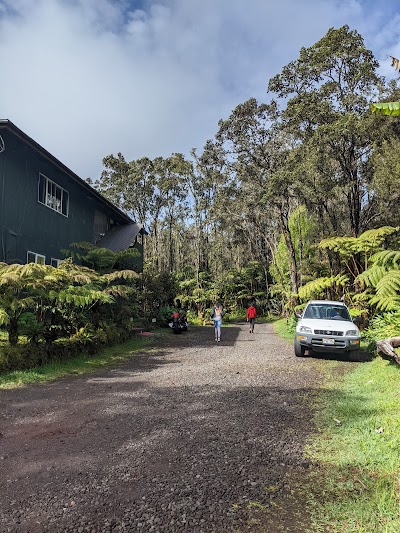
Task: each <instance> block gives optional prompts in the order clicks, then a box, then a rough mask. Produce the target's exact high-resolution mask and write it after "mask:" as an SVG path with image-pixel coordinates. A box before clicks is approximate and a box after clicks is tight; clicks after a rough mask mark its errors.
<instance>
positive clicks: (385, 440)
mask: <svg viewBox="0 0 400 533" xmlns="http://www.w3.org/2000/svg"><path fill="white" fill-rule="evenodd" d="M274 329H275V331H276V333H277V334H279V335H280V336H282V337H283V338H285V339H287V340H288V341H290V342H293V340H294V334H293V333H292V332H290V331H289V330H288V326H287V322H286V320H285V319H279V320H277V321H275V322H274ZM361 349H362V350H365V349H366V342H365V341H362V343H361ZM311 364H313V365H314V366H315V367H317V368H318V371H320V372H322V373H323V375H324V376H325V384H324V387H323V389H322V390H321V391H320V393H319V394H318V397H317V400H316V405H315V406H314V407H315V409H316V418H315V423H316V426H317V430H318V431H317V434H316V435H314V436H313V437H312V440H311V441H310V443H309V445H308V447H307V452H306V453H307V455H308V457H309V458H310V459H311V461H312V463H313V464H314V467H313V468H310V472H309V476H308V479H305V480H304V482H303V483H302V484H301V487H299V490H301V491H303V492H304V493H305V494H306V496H308V497H309V499H310V511H311V515H312V521H313V523H312V524H310V531H313V532H319V531H320V532H325V531H329V532H330V533H345V532H346V533H350V532H354V533H356V532H357V533H398V532H399V531H400V453H399V451H400V417H399V410H400V369H399V368H398V367H397V366H396V365H393V364H390V363H389V362H387V361H385V360H383V359H381V358H379V357H378V358H376V359H374V360H373V361H371V362H368V363H363V364H359V365H357V366H356V367H355V368H354V367H352V370H351V371H349V372H346V373H345V374H344V375H343V374H342V373H341V372H340V373H338V372H337V371H336V369H337V368H338V365H339V364H340V363H338V362H337V361H335V360H331V361H328V360H324V359H318V360H313V361H312V363H311Z"/></svg>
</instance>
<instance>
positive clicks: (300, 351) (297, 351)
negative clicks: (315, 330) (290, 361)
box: [294, 340, 306, 357]
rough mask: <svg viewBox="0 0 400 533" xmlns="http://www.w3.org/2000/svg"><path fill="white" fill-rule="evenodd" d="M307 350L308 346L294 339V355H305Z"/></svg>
mask: <svg viewBox="0 0 400 533" xmlns="http://www.w3.org/2000/svg"><path fill="white" fill-rule="evenodd" d="M305 351H306V347H305V346H302V345H301V344H300V343H299V341H297V340H295V341H294V355H295V356H296V357H304V355H305Z"/></svg>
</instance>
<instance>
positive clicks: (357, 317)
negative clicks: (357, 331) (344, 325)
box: [352, 316, 361, 326]
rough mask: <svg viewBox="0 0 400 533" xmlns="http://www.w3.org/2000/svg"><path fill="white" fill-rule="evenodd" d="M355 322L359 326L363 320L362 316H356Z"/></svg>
mask: <svg viewBox="0 0 400 533" xmlns="http://www.w3.org/2000/svg"><path fill="white" fill-rule="evenodd" d="M352 322H353V324H355V325H356V326H359V325H360V323H361V320H360V317H359V316H355V317H354V318H353V320H352Z"/></svg>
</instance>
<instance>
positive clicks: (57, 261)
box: [50, 257, 62, 268]
mask: <svg viewBox="0 0 400 533" xmlns="http://www.w3.org/2000/svg"><path fill="white" fill-rule="evenodd" d="M61 261H62V259H56V258H55V257H52V258H51V259H50V265H51V266H53V267H54V268H58V267H59V266H60V263H61ZM53 262H54V263H56V266H55V265H53Z"/></svg>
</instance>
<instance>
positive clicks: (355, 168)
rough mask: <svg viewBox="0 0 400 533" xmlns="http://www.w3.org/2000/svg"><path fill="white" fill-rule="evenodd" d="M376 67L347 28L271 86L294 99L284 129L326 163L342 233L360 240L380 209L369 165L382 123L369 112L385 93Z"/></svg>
mask: <svg viewBox="0 0 400 533" xmlns="http://www.w3.org/2000/svg"><path fill="white" fill-rule="evenodd" d="M377 67H378V62H377V61H376V59H375V58H374V56H373V54H372V52H371V51H369V50H368V49H367V48H366V47H365V45H364V41H363V39H362V37H361V35H359V34H358V33H357V32H356V31H354V30H350V29H349V27H348V26H343V27H342V28H339V29H334V28H331V29H330V30H329V31H328V32H327V34H326V35H325V36H324V37H323V38H322V39H321V40H320V41H318V42H317V43H316V44H315V45H313V46H311V47H310V48H302V49H301V51H300V57H299V59H297V60H296V61H293V62H291V63H289V64H288V65H286V66H285V67H284V68H283V70H282V72H281V74H278V75H277V76H275V77H274V78H272V79H271V80H270V82H269V85H268V88H269V90H270V91H272V92H275V93H276V94H277V95H278V96H279V97H280V98H290V99H289V100H288V102H287V107H286V109H285V111H284V113H283V120H284V123H285V125H286V127H287V128H288V130H289V131H290V132H291V133H292V134H293V135H295V136H296V138H297V139H299V140H300V141H301V142H303V143H307V144H308V145H309V146H310V147H311V150H313V151H314V152H315V154H316V155H317V157H318V158H319V159H320V160H321V161H322V162H324V167H325V170H324V171H323V174H324V176H325V178H328V183H329V182H330V189H331V190H332V194H333V195H337V197H338V199H339V200H341V202H342V204H343V202H345V204H344V205H345V207H346V210H345V218H344V221H341V224H340V228H338V229H340V230H341V231H342V232H345V231H350V232H351V234H353V235H355V236H356V235H358V234H359V233H360V232H362V231H363V230H364V229H365V228H366V227H368V224H369V223H370V221H371V217H372V216H373V215H374V208H375V203H374V196H373V194H372V192H371V188H370V180H371V174H370V172H369V169H368V166H367V165H366V162H367V161H368V159H369V157H370V154H371V151H372V148H373V141H374V139H376V135H377V131H378V130H379V128H378V125H379V124H380V123H381V121H379V120H376V118H375V116H374V115H373V114H372V113H370V111H369V109H370V104H371V102H372V101H373V99H376V97H377V95H378V94H379V93H380V92H381V91H382V90H383V80H382V79H381V78H380V77H379V76H378V75H377V73H376V69H377ZM329 176H330V177H329ZM309 185H310V186H311V187H312V185H313V184H312V182H311V180H309ZM317 197H318V195H317Z"/></svg>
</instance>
